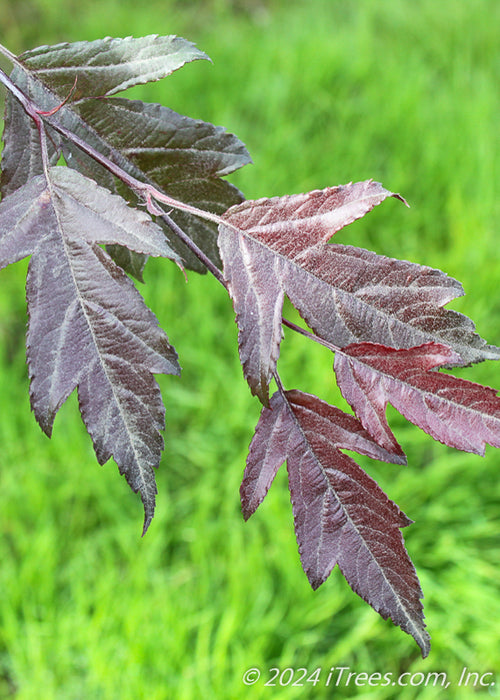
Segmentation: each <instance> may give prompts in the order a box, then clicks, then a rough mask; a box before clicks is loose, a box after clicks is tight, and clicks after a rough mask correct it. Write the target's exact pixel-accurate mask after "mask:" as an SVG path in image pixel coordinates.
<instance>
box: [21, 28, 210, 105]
mask: <svg viewBox="0 0 500 700" xmlns="http://www.w3.org/2000/svg"><path fill="white" fill-rule="evenodd" d="M200 58H202V59H208V56H207V55H206V54H204V53H203V52H202V51H200V50H199V49H197V48H196V46H195V45H194V44H192V43H191V42H189V41H186V39H182V38H181V37H177V36H158V35H156V34H152V35H150V36H144V37H137V38H136V37H131V36H129V37H126V38H124V39H120V38H111V37H106V38H105V39H97V40H95V41H76V42H73V43H62V44H55V45H53V46H40V47H38V48H36V49H31V50H30V51H25V52H24V53H22V54H21V55H20V56H18V59H17V60H18V61H19V63H21V64H22V65H23V66H24V67H25V68H26V69H27V70H29V71H30V72H31V73H32V74H33V75H36V77H37V78H38V80H40V81H41V82H43V83H45V84H46V85H48V86H49V87H50V88H51V89H52V90H54V92H56V93H57V94H58V95H59V96H60V97H61V98H62V99H64V98H66V97H67V96H68V94H69V92H70V91H71V89H72V88H73V87H74V82H75V78H76V86H75V92H74V98H75V99H77V100H78V99H82V98H87V97H104V96H108V95H114V94H116V93H117V92H120V91H122V90H126V89H127V88H130V87H133V86H134V85H141V84H143V83H147V82H151V81H155V80H160V79H161V78H164V77H166V76H168V75H170V74H171V73H173V72H174V71H175V70H178V69H179V68H181V67H182V66H183V65H184V64H185V63H188V62H189V61H194V60H196V59H200ZM208 60H209V59H208Z"/></svg>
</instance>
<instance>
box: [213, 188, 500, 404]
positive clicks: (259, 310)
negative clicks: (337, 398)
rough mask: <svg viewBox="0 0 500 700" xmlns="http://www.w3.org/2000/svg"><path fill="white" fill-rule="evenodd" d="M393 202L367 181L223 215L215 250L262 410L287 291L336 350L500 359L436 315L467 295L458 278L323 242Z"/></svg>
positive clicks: (451, 317) (467, 324) (463, 325)
mask: <svg viewBox="0 0 500 700" xmlns="http://www.w3.org/2000/svg"><path fill="white" fill-rule="evenodd" d="M389 196H394V197H399V195H394V194H392V193H391V192H389V191H388V190H386V189H384V188H383V187H382V186H381V185H379V184H378V183H374V182H372V181H371V180H369V181H367V182H364V183H356V184H354V185H352V184H351V185H346V186H344V187H334V188H328V189H325V190H322V191H316V192H310V193H308V194H301V195H292V196H286V197H278V198H274V199H261V200H258V201H256V202H252V201H247V202H244V203H243V204H241V205H239V206H236V207H233V208H232V209H230V210H229V211H228V212H227V213H226V214H225V215H224V216H223V219H224V221H225V223H224V224H221V226H220V227H219V248H220V251H221V257H222V260H223V265H224V267H223V269H224V277H225V279H226V282H227V286H228V290H229V293H230V295H231V297H232V299H233V305H234V308H235V312H236V318H237V323H238V329H239V347H240V356H241V360H242V364H243V369H244V373H245V377H246V379H247V381H248V383H249V386H250V389H251V391H252V392H253V393H254V394H256V395H257V396H259V398H260V399H261V401H262V402H263V403H264V404H265V403H266V401H267V391H268V385H269V382H270V380H271V376H272V374H273V371H274V369H275V365H276V359H277V356H278V353H279V343H280V334H279V333H278V330H277V324H276V321H275V319H277V318H278V316H279V314H280V313H281V307H282V300H283V297H284V294H286V295H287V296H288V298H289V299H290V301H291V302H292V304H293V305H294V306H295V308H296V309H297V310H298V311H299V313H300V315H301V316H302V318H303V319H304V320H305V321H306V323H307V324H308V325H309V326H310V327H311V328H312V329H313V330H314V332H315V333H316V334H317V335H318V336H319V337H320V338H322V339H323V340H325V341H327V342H329V343H331V344H334V345H336V346H337V347H343V346H345V345H348V344H350V343H353V342H361V341H369V342H376V343H380V344H384V345H387V346H391V347H396V348H408V347H413V346H416V345H420V344H422V343H424V342H428V341H435V342H442V343H446V344H448V345H451V346H452V348H453V349H454V350H455V352H456V353H457V354H456V355H455V356H454V362H455V364H468V363H470V362H478V361H481V360H484V359H498V358H499V357H500V348H497V347H494V346H489V345H486V343H485V341H484V340H483V339H482V338H480V337H479V336H478V335H477V334H476V333H475V332H474V324H473V323H472V321H471V320H470V319H468V318H467V317H466V316H463V315H462V314H459V313H457V312H455V311H451V310H447V309H443V308H442V307H443V305H444V304H446V303H448V302H449V301H450V300H452V299H454V298H455V297H457V296H460V295H462V294H463V289H462V286H461V285H460V283H459V282H457V280H454V279H452V278H450V277H448V276H447V275H445V274H444V273H443V272H441V271H440V270H435V269H432V268H429V267H425V266H422V265H417V264H415V263H411V262H407V261H403V260H396V259H393V258H387V257H385V256H382V255H377V254H376V253H372V252H370V251H367V250H363V249H361V248H355V247H352V246H347V245H339V244H334V243H332V244H327V243H326V241H327V240H328V239H329V238H330V237H331V236H332V235H333V234H334V233H335V232H336V231H338V230H339V229H340V228H341V227H342V225H345V224H348V223H350V222H352V221H353V220H354V219H356V218H359V217H360V216H363V214H364V213H367V212H368V211H370V210H371V209H372V208H373V207H374V206H375V205H376V204H379V203H381V202H382V201H383V200H384V199H386V198H387V197H389ZM269 309H272V318H271V317H270V316H269V315H268V311H267V310H269ZM254 343H255V345H256V350H255V352H254V357H253V359H252V361H249V360H248V357H249V356H250V355H249V351H248V347H249V346H250V347H251V346H252V345H253V344H254Z"/></svg>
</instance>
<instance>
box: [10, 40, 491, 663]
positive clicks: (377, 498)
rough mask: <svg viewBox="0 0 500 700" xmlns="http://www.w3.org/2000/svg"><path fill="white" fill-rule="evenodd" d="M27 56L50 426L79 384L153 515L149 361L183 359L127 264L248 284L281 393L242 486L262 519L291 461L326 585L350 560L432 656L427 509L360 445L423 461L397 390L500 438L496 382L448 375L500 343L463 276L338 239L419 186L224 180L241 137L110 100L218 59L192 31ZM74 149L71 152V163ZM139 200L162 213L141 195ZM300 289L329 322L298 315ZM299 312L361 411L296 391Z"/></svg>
mask: <svg viewBox="0 0 500 700" xmlns="http://www.w3.org/2000/svg"><path fill="white" fill-rule="evenodd" d="M10 58H11V59H12V60H13V63H14V69H13V71H12V73H11V75H10V77H7V76H5V74H1V75H0V77H2V76H3V77H2V82H3V83H4V84H5V85H6V86H7V87H8V88H9V89H10V92H11V94H10V95H9V97H8V99H7V102H6V105H7V106H6V115H5V130H4V137H3V138H4V143H5V147H4V150H3V154H2V173H1V188H2V198H3V199H2V202H1V203H0V265H1V266H5V265H7V264H9V263H11V262H15V261H16V260H19V259H21V258H23V257H26V256H28V255H30V256H31V261H30V264H29V269H28V280H27V299H28V312H29V330H28V338H27V360H28V366H29V372H30V378H31V384H30V396H31V403H32V407H33V410H34V413H35V417H36V418H37V420H38V422H39V423H40V425H41V426H42V428H43V430H44V431H45V432H46V433H47V434H49V435H50V432H51V430H52V424H53V421H54V418H55V415H56V413H57V411H58V409H59V408H60V406H61V405H62V403H63V402H64V401H65V400H66V398H67V397H68V396H69V394H70V393H71V392H72V391H73V390H74V389H75V388H76V389H77V391H78V396H79V401H80V408H81V413H82V417H83V420H84V422H85V425H86V427H87V429H88V431H89V433H90V435H91V437H92V440H93V443H94V447H95V451H96V455H97V458H98V460H99V461H100V462H101V463H102V462H105V461H106V460H108V459H109V457H111V456H112V457H113V458H114V459H115V461H116V462H117V464H118V466H119V468H120V471H121V472H122V473H123V474H125V476H126V478H127V480H128V482H129V483H130V485H131V487H132V488H133V489H134V490H135V491H139V492H140V494H141V498H142V500H143V503H144V508H145V524H144V529H146V528H147V527H148V525H149V522H150V520H151V518H152V516H153V512H154V504H155V494H156V485H155V480H154V470H153V467H155V466H157V465H158V463H159V459H160V453H161V450H162V448H163V440H162V437H161V429H162V428H163V425H164V408H163V404H162V401H161V396H160V392H159V388H158V386H157V384H156V381H155V379H154V377H153V375H154V374H155V373H167V374H178V373H179V371H180V368H179V365H178V361H177V354H176V352H175V350H174V348H173V347H172V346H171V345H170V343H169V340H168V338H167V336H166V335H165V333H164V332H163V331H162V330H161V329H160V328H159V327H158V323H157V321H156V318H155V317H154V315H153V314H152V312H151V311H150V310H149V309H147V307H146V306H145V305H144V303H143V301H142V299H141V297H140V296H139V295H138V293H137V291H136V289H135V287H134V285H133V283H132V282H131V280H130V278H129V277H128V276H127V275H126V274H125V272H128V273H130V274H132V275H134V276H135V277H137V278H139V279H140V278H141V275H142V269H143V266H144V263H145V261H146V258H147V256H148V255H156V256H163V257H167V258H170V259H172V260H174V261H175V262H177V264H178V265H180V266H182V267H188V268H191V269H194V270H197V271H202V270H205V269H206V268H208V269H209V270H210V271H211V272H212V273H213V274H214V275H215V276H216V277H217V278H218V279H219V281H220V282H222V283H223V284H224V285H225V286H226V288H227V290H228V292H229V294H230V296H231V298H232V300H233V305H234V309H235V312H236V320H237V324H238V329H239V336H238V340H239V353H240V359H241V364H242V366H243V372H244V375H245V378H246V380H247V382H248V384H249V387H250V390H251V392H252V393H253V394H254V395H256V396H257V397H258V398H259V400H260V401H261V403H262V404H263V407H262V411H261V415H260V418H259V421H258V424H257V428H256V431H255V434H254V437H253V440H252V443H251V445H250V450H249V456H248V460H247V466H246V469H245V474H244V478H243V482H242V486H241V501H242V508H243V514H244V516H245V518H248V517H249V516H250V515H251V514H252V513H253V512H254V511H255V509H256V508H257V507H258V505H259V504H260V503H261V502H262V499H263V498H264V497H265V495H266V493H267V491H268V489H269V487H270V485H271V483H272V481H273V479H274V476H275V474H276V472H277V470H278V468H279V467H280V466H281V465H282V464H283V463H284V462H286V463H287V469H288V477H289V486H290V493H291V499H292V506H293V515H294V522H295V532H296V536H297V541H298V545H299V552H300V556H301V561H302V565H303V568H304V571H305V572H306V574H307V576H308V578H309V581H310V583H311V585H312V587H313V588H317V587H318V586H319V585H320V584H321V583H323V582H324V581H325V579H326V578H327V577H328V576H329V574H330V572H331V571H332V569H333V567H334V566H335V565H336V564H338V566H339V567H340V569H341V571H342V573H343V574H344V576H345V578H346V579H347V581H348V582H349V584H350V586H351V587H352V588H353V590H354V591H356V592H357V593H358V594H359V595H360V596H362V597H363V598H364V599H365V600H366V601H367V602H368V603H369V604H370V605H372V606H373V608H374V609H375V610H377V611H378V612H379V613H380V614H381V615H382V616H383V617H384V618H387V617H391V618H392V620H393V621H394V623H396V624H397V625H399V626H400V627H401V628H402V629H404V630H405V631H406V632H408V633H409V634H411V635H412V636H413V637H414V638H415V640H416V641H417V643H418V644H419V646H420V648H421V650H422V654H423V655H426V654H427V653H428V651H429V635H428V633H427V632H426V630H425V625H424V621H423V611H422V604H421V600H420V599H421V597H422V591H421V589H420V585H419V582H418V578H417V575H416V573H415V570H414V567H413V564H412V562H411V560H410V558H409V557H408V554H407V552H406V549H405V547H404V541H403V538H402V534H401V528H403V527H405V526H407V525H409V524H410V523H411V521H410V520H409V518H408V517H407V516H406V515H405V514H404V513H402V512H401V510H400V509H399V508H398V506H397V505H396V504H395V503H393V502H392V501H390V500H389V498H388V497H387V496H386V495H385V494H384V493H383V492H382V491H381V489H380V488H379V487H378V485H377V484H376V483H375V482H374V481H373V479H371V478H370V477H369V476H368V475H367V474H366V473H365V472H364V471H363V470H362V469H361V468H360V467H359V466H358V465H357V464H356V462H355V461H354V460H353V459H352V458H351V457H350V456H348V455H346V454H345V453H344V452H343V451H342V450H349V451H351V452H357V453H359V454H363V455H368V456H370V457H372V458H374V459H378V460H383V461H387V462H393V463H396V464H404V463H405V461H406V458H405V455H404V453H403V451H402V449H401V447H400V445H399V444H398V442H397V440H396V438H395V437H394V435H393V434H392V432H391V430H390V427H389V425H388V423H387V420H386V416H385V413H386V407H387V404H388V403H391V404H392V405H393V406H394V407H395V408H396V409H397V410H399V411H400V412H401V413H402V414H403V415H404V416H405V417H406V418H407V419H408V420H410V421H411V422H413V423H414V424H415V425H417V426H419V427H420V428H422V429H423V430H424V431H426V432H427V433H429V434H430V435H432V437H434V438H435V439H436V440H439V441H440V442H442V443H444V444H446V445H449V446H452V447H456V448H458V449H461V450H466V451H469V452H475V453H478V454H483V453H484V449H485V445H486V444H490V445H493V446H496V447H500V399H499V398H498V397H497V394H496V392H495V391H494V390H493V389H490V388H488V387H483V386H480V385H477V384H474V383H472V382H468V381H465V380H462V379H458V378H456V377H453V376H452V375H450V374H448V373H444V372H440V371H439V369H440V368H450V367H454V366H463V365H467V364H469V363H472V362H479V361H482V360H486V359H499V358H500V349H499V348H497V347H495V346H492V345H488V344H487V343H486V342H485V341H484V340H483V339H482V338H480V337H479V336H478V335H477V334H476V332H475V329H474V324H473V323H472V321H471V320H470V319H468V318H466V317H465V316H463V315H461V314H459V313H457V312H455V311H451V310H449V309H445V308H444V307H445V305H446V304H447V303H448V302H449V301H451V300H452V299H454V298H456V297H457V296H460V295H461V294H463V290H462V287H461V285H460V283H459V282H457V281H456V280H454V279H452V278H450V277H448V276H446V275H445V274H444V273H443V272H441V271H440V270H435V269H431V268H429V267H425V266H421V265H416V264H414V263H411V262H406V261H401V260H396V259H391V258H387V257H384V256H380V255H377V254H375V253H373V252H370V251H367V250H363V249H360V248H356V247H353V246H349V245H340V244H335V243H330V242H329V241H330V239H331V238H332V236H333V235H334V234H335V233H336V232H337V231H339V230H340V229H341V228H343V227H344V226H346V225H347V224H349V223H351V222H352V221H354V220H355V219H358V218H360V217H362V216H364V215H365V214H366V213H368V212H369V211H370V210H371V209H372V208H373V207H374V206H376V205H378V204H381V203H382V202H383V201H384V200H385V199H386V198H387V197H390V196H392V197H397V198H399V199H401V197H400V196H399V195H395V194H393V193H391V192H389V191H388V190H386V189H384V188H383V187H382V186H381V185H379V184H378V183H375V182H373V181H371V180H370V181H366V182H359V183H355V184H349V185H345V186H340V187H332V188H327V189H325V190H322V191H314V192H309V193H306V194H301V195H292V196H286V197H280V198H273V199H261V200H258V201H243V197H242V195H241V193H240V192H239V191H238V190H237V189H236V188H234V187H233V186H232V185H230V184H229V183H228V182H226V181H225V180H222V179H221V177H222V176H224V175H227V174H228V173H230V172H232V171H234V170H235V169H236V168H239V167H241V166H242V165H245V164H246V163H248V162H249V161H250V158H249V156H248V153H247V151H246V149H245V147H244V145H243V144H242V143H241V142H240V141H239V140H238V139H237V138H236V137H235V136H233V135H231V134H228V133H226V132H225V131H224V130H223V129H222V128H220V127H214V126H212V125H211V124H206V123H203V122H200V121H195V120H192V119H189V118H188V117H184V116H181V115H178V114H176V113H174V112H172V111H171V110H169V109H167V108H166V107H163V106H161V105H157V104H145V103H143V102H138V101H130V100H126V99H120V98H116V97H114V95H115V94H116V93H118V92H119V91H121V90H124V89H125V88H128V87H131V86H133V85H137V84H139V83H143V82H146V81H149V80H157V79H159V78H162V77H164V76H166V75H168V74H170V73H171V72H172V71H174V70H176V69H178V68H180V67H181V66H182V65H184V64H185V63H186V62H189V61H193V60H195V59H200V58H206V56H205V55H204V54H203V53H201V52H200V51H199V50H198V49H196V48H195V47H194V46H193V45H192V44H190V43H189V42H186V41H185V40H183V39H179V38H176V37H156V36H155V37H145V38H142V39H131V38H129V39H125V40H120V39H105V40H103V41H98V42H80V43H77V44H61V45H57V46H53V47H41V48H39V49H36V50H34V51H30V52H27V53H25V54H23V55H22V56H20V57H18V58H15V57H12V56H10ZM61 157H62V158H63V159H64V161H65V163H66V164H67V166H69V168H68V167H61V166H60V165H57V164H58V163H59V162H60V159H61ZM403 201H404V200H403ZM142 202H143V203H146V205H147V208H148V210H149V212H150V213H151V214H154V215H155V220H152V219H151V218H150V217H149V216H148V214H146V212H144V211H143V210H142V209H140V208H137V205H140V204H141V203H142ZM165 204H166V205H168V206H169V207H170V208H172V209H173V213H172V214H171V216H170V214H167V213H166V211H165V210H164V209H163V208H162V206H164V205H165ZM224 212H225V213H224ZM217 230H218V233H217ZM99 244H105V246H106V248H105V249H104V248H103V247H102V245H99ZM285 296H287V297H288V298H289V300H290V301H291V303H292V304H293V306H294V307H295V308H296V309H297V310H298V312H299V314H300V315H301V317H302V318H303V320H304V321H305V323H306V325H307V326H308V328H309V329H311V330H306V329H303V328H299V327H298V326H295V325H294V324H292V323H290V322H289V321H287V320H286V319H284V318H283V317H282V311H283V302H284V298H285ZM283 326H285V327H288V328H293V329H294V330H295V331H298V332H301V333H303V334H305V335H308V336H309V337H310V338H311V339H313V340H315V341H317V342H320V343H321V344H323V345H324V346H325V347H327V348H328V349H329V350H330V351H332V353H334V355H335V360H334V373H335V375H336V379H337V382H338V385H339V388H340V390H341V391H342V394H343V395H344V397H345V398H346V400H347V401H348V403H349V404H350V405H351V407H352V409H353V412H354V414H355V415H348V414H346V413H344V412H342V411H341V410H340V409H338V408H336V407H334V406H330V405H328V404H326V403H325V402H324V401H322V400H321V399H319V398H318V397H315V396H311V395H310V394H306V393H303V392H301V391H297V390H293V391H287V390H285V388H284V387H283V386H282V383H281V380H280V378H279V374H278V359H279V353H280V345H281V340H282V336H283ZM273 380H274V382H275V384H276V387H277V390H276V392H275V393H274V394H273V395H272V396H271V397H270V385H271V382H272V381H273Z"/></svg>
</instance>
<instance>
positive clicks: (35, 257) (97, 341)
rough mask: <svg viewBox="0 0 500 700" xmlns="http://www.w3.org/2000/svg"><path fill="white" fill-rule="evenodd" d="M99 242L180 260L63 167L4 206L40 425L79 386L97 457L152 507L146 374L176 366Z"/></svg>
mask: <svg viewBox="0 0 500 700" xmlns="http://www.w3.org/2000/svg"><path fill="white" fill-rule="evenodd" d="M97 243H119V244H120V245H126V246H129V247H130V248H131V249H133V250H135V251H137V252H139V253H145V254H147V255H154V256H160V255H161V256H165V257H171V258H173V259H176V256H175V253H174V252H173V251H172V250H171V249H170V248H169V246H168V244H167V242H166V239H165V236H164V234H163V232H162V231H161V229H160V228H159V227H158V226H156V224H154V223H153V222H152V221H151V219H150V217H149V216H148V215H147V214H146V213H145V212H142V211H137V210H134V209H131V208H130V207H128V206H127V205H126V203H125V202H124V201H123V200H122V199H121V198H119V197H117V196H115V195H112V194H110V193H109V192H108V191H107V190H104V189H103V188H101V187H98V186H97V185H96V184H95V182H93V181H92V180H88V179H87V178H85V177H84V176H83V175H80V174H79V173H77V172H76V171H73V170H71V169H69V168H61V167H56V168H51V169H50V170H49V173H48V177H47V178H46V177H45V176H38V177H36V178H33V179H32V180H30V181H29V182H28V184H26V185H24V186H23V187H22V188H20V189H18V190H16V192H14V193H13V194H11V195H9V196H8V197H6V198H5V199H4V200H2V202H1V203H0V267H5V265H8V264H9V263H12V262H15V261H17V260H20V259H21V258H24V257H26V256H27V255H31V256H32V257H31V260H30V263H29V267H28V279H27V286H26V289H27V301H28V313H29V328H28V336H27V360H28V366H29V373H30V379H31V384H30V398H31V405H32V408H33V411H34V413H35V417H36V419H37V421H38V422H39V424H40V426H41V427H42V429H43V430H44V431H45V432H46V433H47V435H50V434H51V431H52V425H53V422H54V418H55V415H56V413H57V411H58V410H59V408H60V407H61V405H62V404H63V403H64V401H65V400H66V399H67V398H68V396H69V395H70V393H71V392H72V391H73V390H74V389H75V388H78V397H79V402H80V409H81V413H82V417H83V420H84V422H85V425H86V427H87V429H88V431H89V433H90V435H91V437H92V441H93V444H94V449H95V451H96V455H97V458H98V460H99V462H100V463H101V464H102V463H104V462H106V461H107V460H108V459H109V458H110V457H111V456H112V457H114V459H115V461H116V462H117V464H118V466H119V469H120V472H121V473H122V474H124V475H125V477H126V479H127V481H128V483H129V484H130V486H131V487H132V489H133V490H134V491H140V494H141V498H142V501H143V504H144V510H145V520H144V532H145V531H146V529H147V527H148V525H149V523H150V521H151V518H152V517H153V513H154V507H155V494H156V484H155V477H154V470H153V467H156V466H157V465H158V463H159V460H160V456H161V450H162V449H163V438H162V436H161V432H160V431H161V430H162V429H163V427H164V417H165V409H164V407H163V403H162V400H161V394H160V390H159V387H158V384H157V382H156V381H155V379H154V377H153V373H165V374H179V372H180V368H179V365H178V362H177V354H176V352H175V350H174V348H173V347H172V346H171V345H170V344H169V342H168V338H167V336H166V335H165V333H164V332H163V331H162V330H161V329H160V328H159V326H158V322H157V319H156V317H155V316H154V314H153V313H152V312H151V311H150V310H149V309H148V308H147V307H146V305H145V304H144V302H143V300H142V298H141V297H140V295H139V294H138V292H137V290H136V289H135V287H134V285H133V284H132V282H131V281H130V279H129V278H128V277H127V276H126V275H125V273H124V272H123V271H122V270H121V269H120V268H119V267H117V266H116V265H115V264H114V263H113V261H112V260H111V258H110V257H109V256H108V255H107V254H106V252H105V251H104V250H103V249H102V248H100V247H99V246H98V245H97Z"/></svg>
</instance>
